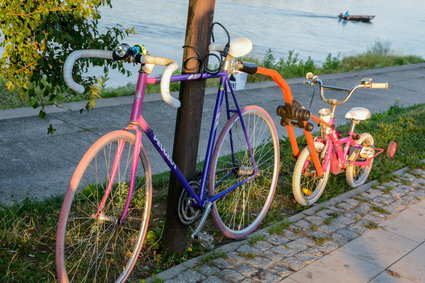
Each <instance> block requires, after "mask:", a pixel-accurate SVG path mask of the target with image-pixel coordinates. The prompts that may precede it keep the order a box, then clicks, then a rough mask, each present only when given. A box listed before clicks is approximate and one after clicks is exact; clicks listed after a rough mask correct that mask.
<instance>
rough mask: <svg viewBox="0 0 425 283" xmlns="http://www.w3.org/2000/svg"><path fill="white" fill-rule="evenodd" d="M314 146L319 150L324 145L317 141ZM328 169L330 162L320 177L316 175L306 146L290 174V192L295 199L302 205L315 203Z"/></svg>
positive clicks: (326, 179) (325, 179) (320, 193)
mask: <svg viewBox="0 0 425 283" xmlns="http://www.w3.org/2000/svg"><path fill="white" fill-rule="evenodd" d="M314 146H315V147H316V150H317V152H321V151H322V150H323V148H324V145H323V144H322V143H319V142H315V143H314ZM329 171H330V164H329V165H328V168H327V169H326V171H324V172H323V176H322V177H321V178H319V177H318V176H317V174H316V169H315V167H314V164H313V162H312V161H311V160H310V149H309V148H308V146H306V147H305V148H304V149H303V150H302V151H301V153H300V155H299V156H298V159H297V162H296V163H295V167H294V173H293V176H292V194H293V195H294V198H295V200H296V201H297V202H298V203H299V204H300V205H303V206H308V205H312V204H313V203H315V202H316V201H317V200H318V199H319V198H320V196H321V195H322V193H323V191H324V190H325V187H326V184H327V183H328V180H329Z"/></svg>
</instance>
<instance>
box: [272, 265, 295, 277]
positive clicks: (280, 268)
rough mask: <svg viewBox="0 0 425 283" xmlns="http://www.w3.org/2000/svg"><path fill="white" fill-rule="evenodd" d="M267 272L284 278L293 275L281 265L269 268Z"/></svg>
mask: <svg viewBox="0 0 425 283" xmlns="http://www.w3.org/2000/svg"><path fill="white" fill-rule="evenodd" d="M268 270H270V271H271V272H273V273H276V274H278V275H280V277H285V276H288V275H290V274H291V273H293V271H291V270H289V268H288V267H287V266H284V265H281V264H280V263H279V264H276V265H273V266H271V267H269V268H268Z"/></svg>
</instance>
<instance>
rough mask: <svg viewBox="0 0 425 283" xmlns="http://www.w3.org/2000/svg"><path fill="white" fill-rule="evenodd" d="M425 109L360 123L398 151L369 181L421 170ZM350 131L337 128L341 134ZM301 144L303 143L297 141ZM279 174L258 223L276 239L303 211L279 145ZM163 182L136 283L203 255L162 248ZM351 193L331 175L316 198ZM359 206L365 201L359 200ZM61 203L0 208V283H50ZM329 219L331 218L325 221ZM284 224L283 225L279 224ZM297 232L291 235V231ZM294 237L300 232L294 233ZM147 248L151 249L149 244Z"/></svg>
mask: <svg viewBox="0 0 425 283" xmlns="http://www.w3.org/2000/svg"><path fill="white" fill-rule="evenodd" d="M423 121H425V104H421V105H415V106H412V107H407V108H402V107H400V106H398V105H395V106H393V107H391V108H390V109H389V110H388V111H386V112H383V113H377V114H374V115H373V116H372V117H371V119H369V120H367V121H363V122H362V123H360V124H359V125H358V126H357V130H358V132H363V131H364V132H369V133H371V134H372V136H373V137H374V139H375V143H376V145H377V146H383V147H385V145H386V144H387V143H388V142H389V141H390V140H395V141H396V142H397V143H398V151H397V153H396V155H395V157H394V158H393V159H389V158H387V157H385V155H381V156H379V157H377V158H376V159H375V162H374V166H373V169H372V172H371V175H370V177H369V180H376V179H381V180H388V178H387V176H388V175H390V173H392V172H394V171H396V170H398V169H401V168H403V167H405V166H411V168H414V169H416V168H421V169H424V168H425V165H424V164H423V163H421V160H423V159H424V158H425V143H424V142H423V137H424V136H425V127H424V126H423ZM348 128H349V126H348V125H345V126H341V127H338V129H339V130H341V132H342V133H345V132H346V131H347V130H348ZM299 142H300V143H302V142H303V141H302V139H301V138H300V139H299ZM281 162H282V166H281V172H280V176H279V183H278V187H277V191H276V194H275V198H274V200H273V203H272V205H271V207H270V210H269V213H268V214H267V216H266V218H265V219H264V221H263V227H264V225H270V224H272V223H275V225H273V226H272V227H271V228H270V229H271V230H272V233H280V232H279V231H282V232H283V230H285V229H287V228H288V227H289V225H290V223H289V222H287V221H284V220H285V219H286V218H287V217H288V216H290V215H293V214H295V213H297V212H299V211H301V210H303V209H305V208H304V207H301V206H299V205H297V204H296V203H295V202H294V199H293V196H292V195H291V192H290V190H289V189H288V188H290V184H291V178H290V176H291V175H292V168H293V166H294V160H293V157H292V154H291V149H290V146H289V143H288V142H286V140H283V142H282V143H281ZM167 182H168V173H164V174H161V175H159V176H158V175H157V176H154V185H155V188H154V196H153V197H154V199H155V200H156V201H157V202H156V204H158V205H159V206H158V207H156V208H155V209H152V216H151V226H150V231H149V233H150V234H149V235H150V240H149V241H147V244H146V249H144V250H143V255H141V257H140V258H139V261H138V263H137V265H136V268H135V270H134V272H135V274H136V275H137V276H138V277H139V278H145V277H148V276H151V275H152V274H155V273H158V272H160V271H162V270H164V269H167V268H169V267H171V266H173V265H176V264H178V263H180V262H183V261H185V260H187V259H190V258H192V257H195V256H198V255H202V254H204V253H205V250H203V249H202V248H200V247H199V245H198V244H195V243H191V242H189V243H188V245H189V248H190V249H189V248H188V250H187V252H186V253H185V254H184V255H182V256H177V255H166V254H165V253H164V252H163V250H162V247H161V237H162V229H163V225H164V222H163V219H164V218H163V217H164V211H165V206H166V204H165V196H166V187H167ZM350 189H351V188H350V187H349V186H348V185H347V183H346V181H345V176H344V174H341V175H337V176H334V175H332V176H331V177H330V180H329V184H328V186H327V188H326V190H325V192H324V194H323V195H322V197H321V198H320V200H319V201H320V202H323V201H326V200H328V199H331V198H333V197H335V196H337V195H340V194H342V193H344V192H346V191H348V190H350ZM356 200H358V201H365V200H364V199H362V198H360V197H358V198H356ZM61 202H62V198H60V197H57V198H51V199H48V200H45V201H29V200H26V201H24V202H23V203H21V204H15V205H12V206H7V207H5V206H1V207H0V282H54V281H55V274H56V271H55V266H54V260H55V259H54V247H55V233H56V225H57V219H58V214H59V209H60V206H61ZM331 217H332V219H333V218H334V217H335V215H333V216H330V218H331ZM282 221H283V222H282ZM212 226H213V225H212V223H209V224H208V225H206V226H205V227H206V229H209V230H208V232H209V233H211V234H212V235H214V237H215V239H216V240H217V241H221V240H223V239H222V238H221V234H220V233H219V232H218V231H217V230H215V229H214V228H213V227H212ZM375 226H377V225H376V224H375V225H374V223H372V222H371V223H369V224H366V226H365V227H367V228H370V229H373V228H376V227H375ZM295 230H296V229H295ZM295 232H300V230H299V229H298V230H296V231H295ZM262 239H263V238H262V237H261V236H260V237H257V236H254V237H252V240H250V243H252V244H255V243H256V242H258V241H260V240H262ZM149 242H150V243H149ZM223 256H225V255H224V254H223V253H221V252H216V253H214V252H213V253H212V255H211V254H209V255H207V256H206V258H205V259H204V260H205V261H208V260H213V259H214V258H218V257H223Z"/></svg>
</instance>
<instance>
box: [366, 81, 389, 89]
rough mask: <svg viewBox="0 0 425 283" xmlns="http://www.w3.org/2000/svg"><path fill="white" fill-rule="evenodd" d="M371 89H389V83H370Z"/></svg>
mask: <svg viewBox="0 0 425 283" xmlns="http://www.w3.org/2000/svg"><path fill="white" fill-rule="evenodd" d="M370 88H388V82H386V83H370Z"/></svg>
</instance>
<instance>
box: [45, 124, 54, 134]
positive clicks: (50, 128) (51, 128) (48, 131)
mask: <svg viewBox="0 0 425 283" xmlns="http://www.w3.org/2000/svg"><path fill="white" fill-rule="evenodd" d="M54 133H56V129H55V128H53V126H52V124H50V125H49V127H48V128H47V134H48V135H53V134H54Z"/></svg>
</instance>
